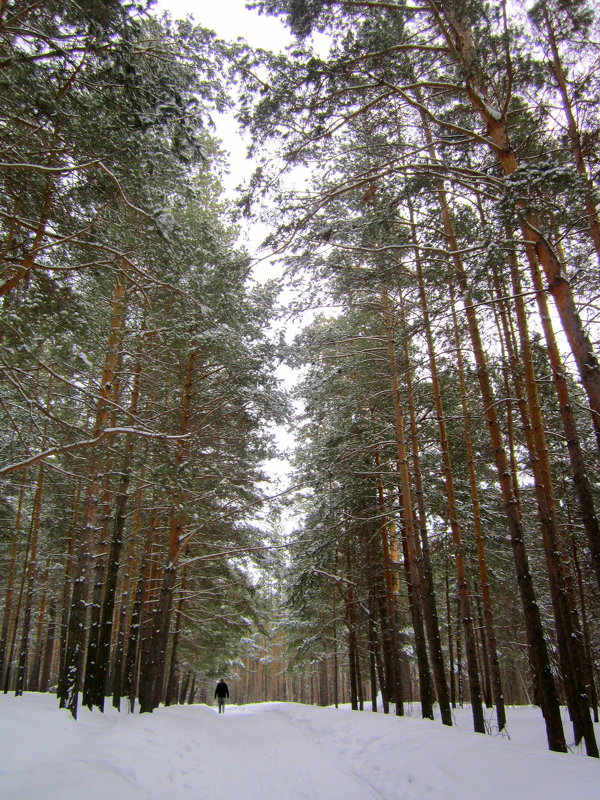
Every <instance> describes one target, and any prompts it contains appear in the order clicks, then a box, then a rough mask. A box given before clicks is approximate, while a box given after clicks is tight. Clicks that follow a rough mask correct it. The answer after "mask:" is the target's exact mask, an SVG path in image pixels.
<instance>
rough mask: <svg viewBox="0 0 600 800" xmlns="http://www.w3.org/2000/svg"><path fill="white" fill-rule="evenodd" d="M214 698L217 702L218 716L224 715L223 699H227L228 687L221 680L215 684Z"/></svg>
mask: <svg viewBox="0 0 600 800" xmlns="http://www.w3.org/2000/svg"><path fill="white" fill-rule="evenodd" d="M215 697H216V698H217V700H218V702H219V714H224V713H225V698H226V697H229V687H228V686H227V684H226V683H225V681H224V680H223V678H221V680H220V681H219V682H218V683H217V688H216V689H215Z"/></svg>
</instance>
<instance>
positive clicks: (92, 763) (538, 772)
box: [0, 693, 600, 800]
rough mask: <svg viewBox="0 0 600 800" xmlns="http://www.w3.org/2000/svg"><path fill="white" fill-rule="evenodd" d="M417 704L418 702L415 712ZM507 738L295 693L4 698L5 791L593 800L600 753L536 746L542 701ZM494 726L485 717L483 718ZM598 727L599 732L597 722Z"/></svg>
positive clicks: (16, 799)
mask: <svg viewBox="0 0 600 800" xmlns="http://www.w3.org/2000/svg"><path fill="white" fill-rule="evenodd" d="M415 711H416V709H415ZM508 711H509V725H508V731H509V734H510V736H511V738H510V740H509V739H508V738H507V737H505V736H502V737H501V736H482V735H478V734H474V733H472V732H471V731H470V730H469V727H470V726H469V720H468V711H467V710H462V711H459V712H457V714H456V715H455V720H456V722H457V726H456V727H453V728H444V727H443V726H441V725H440V724H439V722H437V721H436V722H430V721H425V720H421V719H417V718H414V717H403V718H398V717H392V716H384V715H383V714H373V713H372V712H370V711H364V712H363V713H351V712H349V711H348V710H346V709H339V710H336V709H334V708H316V707H313V706H305V705H299V704H295V703H262V704H257V705H247V706H228V707H227V712H226V713H225V714H224V715H219V714H217V713H216V711H215V710H214V709H213V708H209V707H208V706H204V705H195V706H176V707H171V708H161V709H158V710H157V711H155V712H154V713H153V714H142V715H138V714H118V713H117V712H115V711H113V710H112V709H110V710H109V711H108V713H106V714H104V715H102V714H100V713H97V712H96V713H90V712H89V711H87V709H82V710H81V711H80V714H79V719H78V721H77V722H75V721H74V720H73V719H71V717H70V715H69V714H68V713H67V712H66V711H64V710H62V711H61V710H59V709H58V708H57V706H56V700H55V698H54V697H53V696H51V695H42V694H33V693H32V694H27V695H25V696H24V697H20V698H14V697H12V696H5V695H0V742H1V744H0V798H5V799H6V800H82V798H85V800H374V799H375V798H379V800H381V798H384V800H482V798H485V800H506V798H511V800H540V799H543V800H564V798H565V797H566V796H568V797H569V798H570V800H584V799H585V800H593V798H596V797H599V796H600V763H599V762H598V761H596V760H595V759H590V758H587V757H583V756H581V755H579V754H569V755H562V754H558V753H550V752H548V751H547V750H545V749H544V747H545V737H544V727H543V722H542V721H541V717H540V714H539V711H537V710H535V709H529V708H528V709H509V710H508ZM490 725H491V720H490ZM599 733H600V731H599Z"/></svg>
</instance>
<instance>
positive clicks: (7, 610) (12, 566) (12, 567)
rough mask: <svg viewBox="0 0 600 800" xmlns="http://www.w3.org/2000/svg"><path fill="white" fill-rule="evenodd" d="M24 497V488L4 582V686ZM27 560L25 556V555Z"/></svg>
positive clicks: (0, 680)
mask: <svg viewBox="0 0 600 800" xmlns="http://www.w3.org/2000/svg"><path fill="white" fill-rule="evenodd" d="M24 497H25V487H24V486H21V489H20V490H19V501H18V505H17V516H16V518H15V533H14V536H13V539H12V544H11V548H10V562H9V565H8V574H7V580H6V593H5V595H4V611H3V614H2V636H1V637H0V685H1V686H4V677H5V674H6V670H7V666H8V665H7V653H8V650H9V638H10V630H11V625H12V616H11V614H12V602H13V595H14V584H15V572H16V568H17V553H18V548H19V538H20V536H21V516H22V513H23V499H24ZM25 557H26V558H27V555H25Z"/></svg>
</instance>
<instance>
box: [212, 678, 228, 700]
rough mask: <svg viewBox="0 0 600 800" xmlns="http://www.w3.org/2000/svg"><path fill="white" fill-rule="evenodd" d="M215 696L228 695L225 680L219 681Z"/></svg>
mask: <svg viewBox="0 0 600 800" xmlns="http://www.w3.org/2000/svg"><path fill="white" fill-rule="evenodd" d="M215 697H229V687H228V686H227V684H226V683H225V681H219V683H217V688H216V689H215Z"/></svg>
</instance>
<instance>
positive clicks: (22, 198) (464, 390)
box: [0, 0, 600, 757]
mask: <svg viewBox="0 0 600 800" xmlns="http://www.w3.org/2000/svg"><path fill="white" fill-rule="evenodd" d="M248 5H249V7H250V8H252V9H254V11H255V12H256V13H257V14H262V15H271V16H274V17H277V18H280V19H282V20H283V21H284V22H285V24H286V26H287V27H288V29H289V31H290V33H291V37H292V42H293V44H292V45H290V46H289V47H288V48H287V49H286V50H285V51H281V52H274V51H273V52H271V51H269V50H265V49H261V48H256V47H252V46H251V45H250V44H248V43H246V42H245V41H243V40H237V41H235V42H232V41H228V40H226V39H222V38H219V37H218V36H217V35H216V34H215V33H213V32H212V31H211V30H209V29H207V28H205V27H203V26H202V13H201V6H199V7H198V11H197V16H198V19H197V21H196V20H194V19H192V18H188V19H184V20H181V19H173V18H172V17H171V16H170V15H169V14H167V13H163V12H159V11H158V10H156V8H155V7H153V4H152V3H151V2H147V0H131V1H130V0H80V1H79V2H77V3H75V2H73V1H72V0H62V1H61V0H47V2H44V3H35V2H34V3H31V2H29V0H2V2H0V96H1V97H2V100H3V102H2V106H1V108H0V146H1V149H2V154H1V157H0V192H1V196H2V203H1V204H0V261H1V264H0V269H1V275H0V297H1V317H0V320H1V321H0V326H1V327H0V358H1V362H0V375H1V379H0V414H1V418H2V427H1V433H0V476H1V478H2V483H1V488H0V519H1V528H0V530H1V533H0V619H1V622H0V625H1V632H0V681H1V684H2V689H3V691H4V693H9V692H10V693H14V694H15V695H21V694H23V693H24V692H49V693H54V694H56V696H57V703H58V704H59V705H60V706H61V707H64V708H67V709H68V710H69V711H70V712H71V714H72V715H73V717H77V714H78V709H79V707H80V706H81V705H83V706H86V707H88V708H90V709H96V710H99V711H103V710H104V708H105V704H107V703H108V704H112V705H113V706H115V708H117V709H120V708H122V709H124V710H125V709H128V710H139V711H140V712H152V711H153V710H154V709H156V708H158V706H160V705H162V704H165V705H174V704H187V703H192V702H204V701H206V699H207V694H206V692H207V687H208V686H209V685H210V683H212V682H213V681H214V680H215V679H218V678H220V677H222V676H225V677H226V678H227V680H228V681H229V683H230V685H231V686H235V690H236V698H237V700H238V701H239V702H258V701H263V700H284V701H296V702H301V703H312V704H318V705H322V706H327V705H335V706H338V705H339V704H342V703H350V704H351V705H352V708H353V709H355V710H363V709H365V708H366V706H367V703H369V701H370V702H371V703H374V704H375V705H374V708H376V707H377V698H380V703H381V706H382V710H383V711H384V713H386V714H390V713H391V714H395V715H403V714H404V707H405V704H407V703H417V704H419V708H420V713H421V714H422V716H423V718H431V719H433V718H434V716H438V717H440V718H441V720H442V722H443V723H444V724H445V725H448V726H451V725H452V724H453V713H452V712H453V709H455V708H456V707H457V706H462V705H465V706H468V708H469V709H470V713H471V714H472V726H473V730H474V731H475V732H478V733H481V734H490V733H498V732H502V731H503V730H504V729H505V727H506V725H507V718H509V717H510V713H511V709H510V707H511V706H515V705H531V704H534V705H536V706H538V707H539V709H540V711H541V714H542V715H543V719H544V724H545V729H546V735H547V742H548V747H549V749H550V750H554V751H558V752H567V750H568V745H569V744H570V743H573V742H574V743H575V744H579V743H581V746H582V747H584V748H585V752H586V753H587V755H589V756H594V757H598V755H599V753H598V745H597V741H596V737H595V733H594V725H593V723H594V722H598V681H599V679H600V673H599V670H598V667H599V665H600V626H599V623H598V620H600V528H599V522H598V512H597V509H598V507H599V505H600V365H599V361H598V352H599V349H600V348H599V345H600V325H599V322H600V305H599V301H600V293H599V286H600V281H599V276H600V217H599V214H598V204H599V203H600V195H599V180H600V146H599V145H600V111H599V105H598V97H599V96H600V39H599V37H598V32H599V31H600V8H598V6H597V4H595V3H594V2H592V0H522V1H520V2H516V1H513V0H414V2H409V0H253V2H251V3H249V4H248ZM219 115H228V117H229V118H230V119H231V120H234V119H235V120H237V123H238V124H239V126H240V128H241V130H242V131H243V132H244V136H245V139H246V140H247V141H248V142H249V143H250V148H249V157H251V158H252V159H253V160H254V163H255V164H256V165H257V166H256V169H255V171H254V173H253V175H252V178H251V180H249V181H248V182H246V184H245V185H241V186H240V187H239V189H238V191H237V193H236V194H235V195H232V194H231V193H227V192H225V190H224V175H225V174H226V172H227V169H228V162H227V154H226V152H225V150H224V146H223V144H222V142H220V141H219V139H218V137H217V135H216V132H215V124H214V120H215V119H216V118H217V117H218V116H219ZM252 225H256V226H267V227H268V230H269V233H268V236H267V238H266V240H265V241H264V243H263V247H262V250H261V251H260V253H259V254H258V256H257V254H256V253H253V252H251V251H250V249H249V248H248V247H246V246H243V245H240V230H241V229H242V227H243V226H252ZM266 257H268V258H269V259H270V263H271V265H272V267H271V272H272V275H273V277H271V278H270V279H268V280H258V279H257V278H256V275H255V273H254V266H255V262H256V260H257V258H263V259H264V258H266ZM281 365H286V367H287V369H288V370H292V371H293V374H294V375H295V376H296V377H295V381H294V385H293V387H291V388H290V387H289V386H288V385H287V384H286V383H285V382H283V381H282V380H281V377H280V374H281V373H280V368H281ZM283 428H286V429H287V430H288V431H290V432H291V434H290V435H293V437H294V442H295V445H294V447H293V452H291V453H290V454H289V459H290V461H291V467H290V477H289V481H288V484H287V485H286V487H285V488H284V489H283V490H282V488H281V485H280V484H277V483H276V482H275V481H274V479H273V476H272V475H271V473H270V469H269V464H270V463H271V462H272V460H273V459H274V458H276V457H277V455H278V445H277V440H276V439H277V437H276V435H275V434H276V431H277V430H280V429H283ZM279 456H280V457H281V454H279ZM290 520H291V524H290ZM369 707H373V706H371V705H370V706H369ZM562 707H566V708H567V711H568V717H569V720H570V722H569V726H568V729H567V726H565V725H564V724H563V718H562V716H561V708H562ZM491 709H493V718H492V717H491V716H490V714H489V713H487V712H488V711H489V710H491ZM490 719H492V720H493V721H492V722H490Z"/></svg>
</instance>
